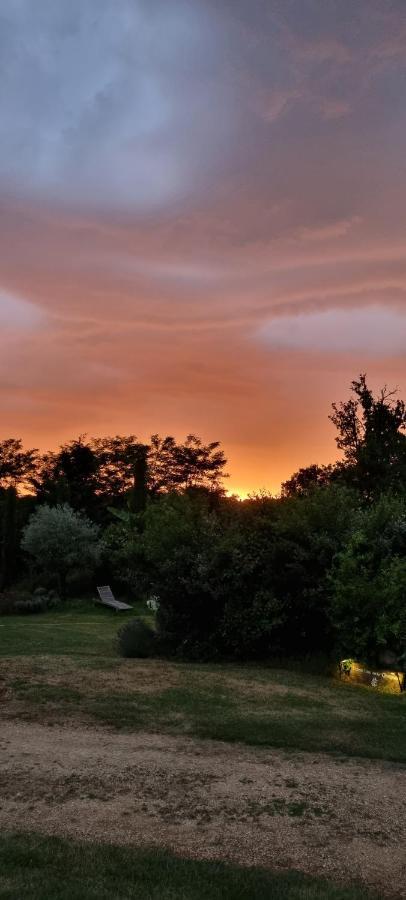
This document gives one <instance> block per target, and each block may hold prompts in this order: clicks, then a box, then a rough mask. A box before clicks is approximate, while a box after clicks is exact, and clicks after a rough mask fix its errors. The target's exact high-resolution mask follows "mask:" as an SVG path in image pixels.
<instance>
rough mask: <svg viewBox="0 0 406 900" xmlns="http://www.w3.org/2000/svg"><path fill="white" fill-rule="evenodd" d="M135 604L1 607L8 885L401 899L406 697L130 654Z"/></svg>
mask: <svg viewBox="0 0 406 900" xmlns="http://www.w3.org/2000/svg"><path fill="white" fill-rule="evenodd" d="M134 613H135V614H136V615H142V616H145V610H144V609H143V608H142V607H141V606H140V605H138V606H136V607H135V609H134V610H133V611H132V612H131V613H128V614H127V613H123V614H120V615H116V614H114V613H112V612H110V611H109V610H106V609H103V608H101V607H96V606H94V605H93V604H90V603H88V602H81V601H77V602H71V603H69V604H67V605H66V608H65V609H64V610H62V611H59V610H58V611H55V612H52V613H51V612H49V613H44V614H42V615H37V616H18V617H17V616H4V617H2V618H1V619H0V701H1V705H0V719H1V720H0V728H1V732H0V735H1V736H0V761H1V766H0V789H1V790H0V797H1V799H0V807H1V808H0V826H1V829H2V842H1V845H0V853H1V854H2V857H1V858H2V860H4V865H3V864H2V867H1V876H0V897H1V898H3V897H4V898H17V897H18V898H24V897H33V898H37V897H38V898H40V897H41V900H43V898H48V897H49V898H52V900H54V898H65V897H68V896H69V897H70V898H75V897H79V896H80V897H81V898H82V897H83V898H85V900H86V898H88V897H89V898H90V897H95V898H96V897H104V896H106V897H107V896H109V897H112V896H113V897H119V898H121V897H123V898H124V897H125V898H127V897H134V898H137V897H143V898H144V897H147V898H148V897H151V898H154V897H155V896H156V897H158V895H159V897H160V898H161V897H162V898H164V900H165V898H185V900H186V898H188V900H189V898H190V900H194V898H197V897H199V898H205V897H207V898H209V897H210V898H211V897H213V898H216V897H217V896H218V897H220V896H222V897H225V898H236V900H237V898H247V900H248V898H262V897H263V898H265V897H267V898H268V897H269V898H271V897H272V898H279V897H280V898H309V900H310V898H335V900H341V898H342V900H344V898H348V900H350V898H353V900H355V898H361V897H369V896H374V891H375V892H377V895H378V896H388V897H393V898H394V897H399V898H400V897H401V896H402V891H403V885H404V883H405V870H404V845H405V841H406V798H405V792H404V784H405V776H406V769H405V767H404V764H405V763H406V706H405V701H406V695H403V696H401V695H397V694H385V693H379V692H376V691H374V690H372V689H369V688H363V687H355V686H353V685H349V684H345V683H343V682H340V681H339V680H334V679H329V678H327V677H324V676H320V675H310V674H305V673H304V672H301V671H299V670H292V669H287V668H283V669H282V668H279V669H276V668H271V667H266V666H258V665H255V666H254V665H250V666H248V665H246V666H237V665H213V664H210V665H203V664H190V663H180V662H169V661H166V660H160V659H153V660H125V659H122V658H120V657H119V656H118V654H117V650H116V646H115V638H116V633H117V629H118V627H119V626H120V624H122V623H123V622H124V621H126V620H127V619H128V618H131V616H132V615H134ZM145 617H146V616H145ZM104 844H106V845H107V846H108V849H107V850H106V849H103V848H102V845H104ZM253 866H254V868H252V867H253ZM289 871H290V872H291V874H286V873H287V872H288V873H289ZM292 872H293V874H292ZM59 873H62V875H60V874H59ZM118 873H119V874H118ZM295 873H296V874H295ZM44 879H45V881H44ZM326 879H327V880H326ZM44 883H46V884H47V887H46V893H44V887H43V885H44ZM113 884H114V885H115V888H114V890H113V888H112V885H113ZM80 885H82V887H81V886H80ZM146 885H148V887H146ZM165 892H166V893H165Z"/></svg>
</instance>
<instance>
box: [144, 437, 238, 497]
mask: <svg viewBox="0 0 406 900" xmlns="http://www.w3.org/2000/svg"><path fill="white" fill-rule="evenodd" d="M219 448H220V444H219V442H218V441H213V442H212V443H210V444H203V442H202V441H201V440H200V438H198V437H196V435H193V434H189V435H188V437H187V438H186V440H185V441H184V442H183V443H181V444H177V443H176V441H175V439H174V438H173V437H170V436H168V437H166V438H163V439H162V438H160V437H159V435H158V434H154V435H152V437H151V444H150V448H149V453H148V468H149V485H150V490H151V492H152V493H153V494H159V493H170V492H172V491H185V490H188V489H190V488H206V489H208V490H213V491H219V490H220V489H221V482H222V479H223V478H225V477H226V476H225V475H224V472H223V470H224V467H225V466H226V463H227V460H226V458H225V456H224V453H223V451H222V450H220V449H219Z"/></svg>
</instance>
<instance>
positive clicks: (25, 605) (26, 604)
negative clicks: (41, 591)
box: [13, 597, 47, 616]
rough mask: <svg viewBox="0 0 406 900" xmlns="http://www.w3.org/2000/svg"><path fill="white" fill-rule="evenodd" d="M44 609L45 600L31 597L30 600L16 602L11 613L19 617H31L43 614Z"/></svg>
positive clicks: (45, 606)
mask: <svg viewBox="0 0 406 900" xmlns="http://www.w3.org/2000/svg"><path fill="white" fill-rule="evenodd" d="M46 608H47V604H46V600H44V599H43V598H42V597H32V598H31V599H30V600H16V601H15V603H14V608H13V612H14V613H16V614H17V615H20V616H31V615H35V614H36V613H42V612H45V610H46Z"/></svg>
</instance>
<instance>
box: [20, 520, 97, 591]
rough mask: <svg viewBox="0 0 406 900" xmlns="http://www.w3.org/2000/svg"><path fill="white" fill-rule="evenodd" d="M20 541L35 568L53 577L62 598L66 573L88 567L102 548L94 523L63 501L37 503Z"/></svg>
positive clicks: (65, 585)
mask: <svg viewBox="0 0 406 900" xmlns="http://www.w3.org/2000/svg"><path fill="white" fill-rule="evenodd" d="M21 545H22V548H23V550H25V551H26V553H27V554H28V555H29V556H30V557H31V558H32V560H33V561H34V563H35V565H36V566H37V568H38V569H39V570H40V571H42V572H44V573H45V574H46V575H48V576H49V577H50V578H54V579H55V580H56V582H57V584H58V589H59V592H60V596H61V598H62V599H65V598H66V589H67V580H68V577H69V575H71V574H74V573H77V572H78V571H92V570H93V569H94V568H95V567H96V566H97V564H98V562H99V559H100V555H101V548H102V544H101V541H100V538H99V528H98V526H97V525H94V524H93V522H90V520H89V519H87V518H86V516H83V515H81V514H80V513H78V512H75V510H73V509H71V507H70V506H68V505H67V504H64V505H62V506H54V507H50V506H46V505H45V506H40V507H39V508H38V509H37V510H36V511H35V512H34V513H33V515H32V516H31V518H30V520H29V522H28V525H27V526H26V527H25V529H24V531H23V537H22V541H21Z"/></svg>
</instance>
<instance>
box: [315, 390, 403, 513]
mask: <svg viewBox="0 0 406 900" xmlns="http://www.w3.org/2000/svg"><path fill="white" fill-rule="evenodd" d="M351 388H352V393H353V396H352V397H351V398H350V399H349V400H347V401H345V402H344V403H339V404H337V403H333V413H332V415H331V416H330V419H331V421H332V422H333V424H334V425H335V426H336V428H337V431H338V435H337V438H336V442H337V446H338V448H339V450H341V451H342V452H343V454H344V468H345V470H346V473H347V476H349V480H350V481H352V483H353V484H354V485H355V486H356V487H358V488H359V490H360V491H361V492H362V493H363V495H364V496H365V497H367V498H369V499H370V498H372V497H374V496H376V495H378V494H380V493H383V492H384V491H386V490H392V491H397V492H398V491H404V490H405V488H406V435H405V433H404V431H405V429H406V407H405V404H404V401H403V400H400V399H399V397H397V396H396V394H397V392H396V391H388V389H387V388H383V390H381V392H380V394H379V395H378V397H374V396H373V393H372V391H371V390H370V388H369V387H368V385H367V381H366V375H360V376H359V379H358V380H355V381H353V382H352V384H351Z"/></svg>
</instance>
